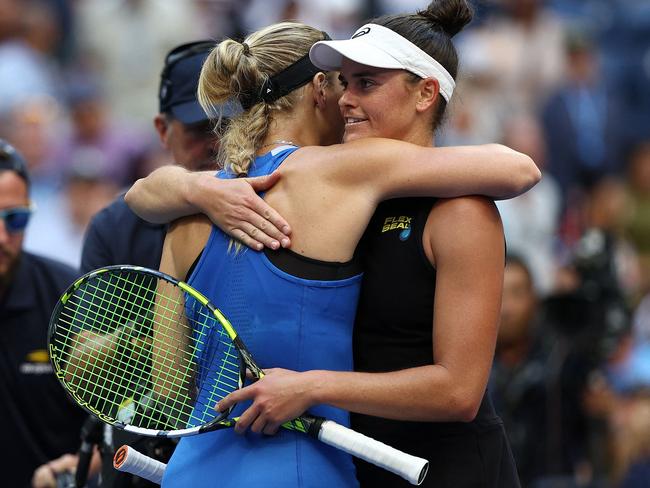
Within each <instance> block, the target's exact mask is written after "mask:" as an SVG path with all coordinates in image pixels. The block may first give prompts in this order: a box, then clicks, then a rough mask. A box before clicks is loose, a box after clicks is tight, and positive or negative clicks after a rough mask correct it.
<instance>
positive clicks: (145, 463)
mask: <svg viewBox="0 0 650 488" xmlns="http://www.w3.org/2000/svg"><path fill="white" fill-rule="evenodd" d="M113 467H114V468H115V469H117V470H118V471H124V472H125V473H131V474H134V475H136V476H139V477H140V478H144V479H146V480H147V481H151V482H152V483H156V484H158V485H159V484H161V483H162V479H163V475H164V474H165V468H167V465H166V464H165V463H161V462H160V461H158V460H156V459H153V458H150V457H149V456H145V455H144V454H142V453H140V452H138V451H136V450H135V449H133V448H131V447H129V446H122V447H120V448H119V449H118V450H117V451H116V452H115V456H113Z"/></svg>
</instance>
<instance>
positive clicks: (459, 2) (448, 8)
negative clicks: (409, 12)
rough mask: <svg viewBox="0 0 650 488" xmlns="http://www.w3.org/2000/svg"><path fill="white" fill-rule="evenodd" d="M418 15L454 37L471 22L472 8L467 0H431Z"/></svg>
mask: <svg viewBox="0 0 650 488" xmlns="http://www.w3.org/2000/svg"><path fill="white" fill-rule="evenodd" d="M418 15H421V16H423V17H425V18H426V19H427V20H428V21H429V22H431V23H432V24H434V25H436V26H437V27H439V28H440V29H442V30H443V31H445V33H446V34H447V35H448V36H449V37H454V36H455V35H456V34H458V33H459V32H460V31H461V30H463V27H465V26H466V25H467V24H469V23H470V22H471V20H472V17H474V9H473V8H472V6H471V5H470V4H469V2H468V1H467V0H433V1H432V2H431V3H430V4H429V6H428V7H427V8H426V10H420V11H419V12H418Z"/></svg>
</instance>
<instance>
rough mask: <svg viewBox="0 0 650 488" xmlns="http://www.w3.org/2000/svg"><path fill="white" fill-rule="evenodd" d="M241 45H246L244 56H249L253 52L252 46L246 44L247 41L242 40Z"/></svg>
mask: <svg viewBox="0 0 650 488" xmlns="http://www.w3.org/2000/svg"><path fill="white" fill-rule="evenodd" d="M241 45H242V46H244V56H249V55H250V53H251V48H250V46H249V45H248V44H246V43H245V42H242V43H241Z"/></svg>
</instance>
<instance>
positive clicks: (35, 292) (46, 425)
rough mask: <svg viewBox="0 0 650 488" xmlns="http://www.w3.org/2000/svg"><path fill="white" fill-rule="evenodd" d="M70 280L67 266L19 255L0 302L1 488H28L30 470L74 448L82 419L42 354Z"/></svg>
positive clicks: (73, 276)
mask: <svg viewBox="0 0 650 488" xmlns="http://www.w3.org/2000/svg"><path fill="white" fill-rule="evenodd" d="M76 277H77V272H76V271H75V270H74V269H72V268H70V267H69V266H67V265H64V264H62V263H58V262H56V261H52V260H50V259H47V258H43V257H39V256H36V255H34V254H30V253H26V252H23V254H22V256H21V258H20V262H19V264H18V268H17V270H16V275H15V277H14V280H13V281H12V283H11V284H10V286H9V289H8V290H7V292H6V294H5V295H4V296H3V297H2V298H0V378H1V381H0V419H2V433H3V437H2V440H3V442H4V444H5V445H4V447H3V449H2V452H3V454H2V456H0V472H1V473H2V475H1V476H0V479H2V482H1V483H0V484H2V486H11V487H18V488H22V487H26V486H31V483H30V480H31V477H32V474H33V472H34V469H36V468H37V467H38V466H40V465H41V464H43V463H46V462H48V461H50V460H51V459H54V458H57V457H59V456H61V455H62V454H65V453H68V452H76V451H77V449H78V448H79V429H80V427H81V424H82V422H83V420H84V419H85V418H86V414H85V413H84V412H83V410H82V409H81V408H79V407H77V405H76V404H75V403H74V402H73V401H72V400H71V399H70V398H69V397H68V395H67V394H66V392H65V390H64V388H63V387H62V386H61V384H60V383H59V382H58V380H57V379H56V377H55V376H54V373H53V370H52V366H51V364H50V362H49V355H48V352H47V331H48V324H49V321H50V315H51V313H52V310H53V308H54V306H55V304H56V302H57V301H58V299H59V297H60V296H61V294H62V293H63V292H64V291H65V289H66V288H67V287H68V286H69V285H70V284H72V282H73V281H74V280H75V278H76Z"/></svg>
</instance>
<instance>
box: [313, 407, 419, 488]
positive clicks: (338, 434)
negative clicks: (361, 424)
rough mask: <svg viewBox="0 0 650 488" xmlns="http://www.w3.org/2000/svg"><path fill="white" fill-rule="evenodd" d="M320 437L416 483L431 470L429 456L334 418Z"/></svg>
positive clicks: (326, 424)
mask: <svg viewBox="0 0 650 488" xmlns="http://www.w3.org/2000/svg"><path fill="white" fill-rule="evenodd" d="M318 439H319V440H320V441H322V442H324V443H325V444H329V445H330V446H333V447H336V448H337V449H341V450H342V451H345V452H347V453H348V454H352V455H353V456H356V457H358V458H360V459H363V460H364V461H368V462H369V463H372V464H374V465H376V466H379V467H381V468H384V469H386V470H388V471H390V472H392V473H395V474H396V475H398V476H401V477H402V478H404V479H405V480H407V481H408V482H409V483H411V484H412V485H419V484H421V483H422V481H424V478H425V476H426V475H427V470H428V469H429V461H427V460H426V459H422V458H419V457H416V456H412V455H410V454H406V453H405V452H402V451H400V450H398V449H395V448H394V447H390V446H388V445H386V444H384V443H383V442H379V441H377V440H375V439H372V438H370V437H368V436H365V435H363V434H360V433H359V432H355V431H354V430H352V429H348V428H347V427H343V426H342V425H339V424H337V423H336V422H333V421H331V420H325V421H323V424H322V426H321V428H320V431H319V433H318Z"/></svg>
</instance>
